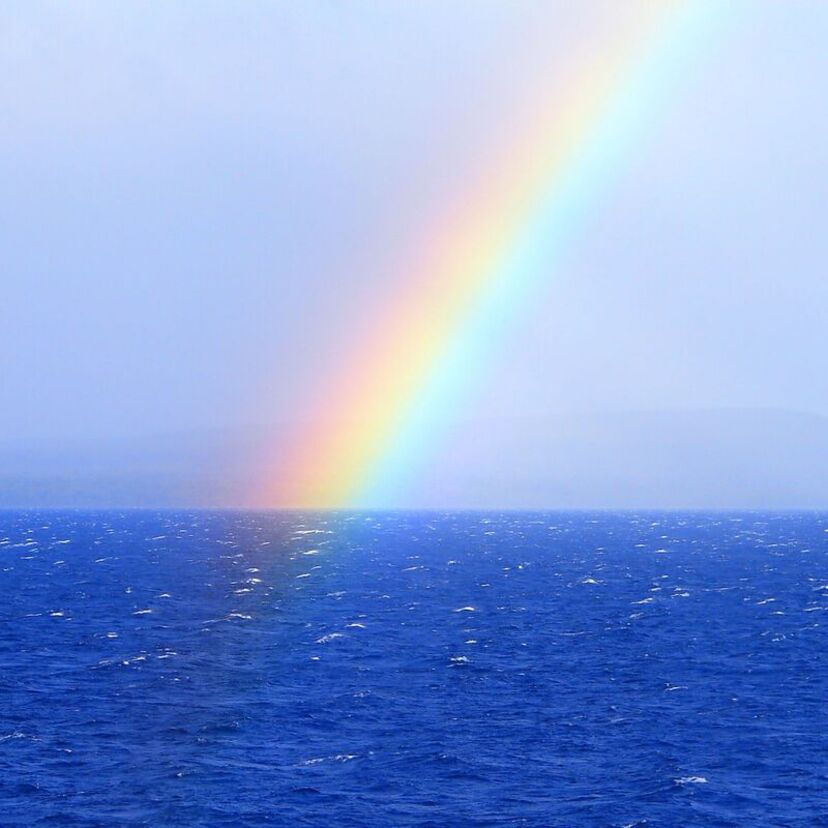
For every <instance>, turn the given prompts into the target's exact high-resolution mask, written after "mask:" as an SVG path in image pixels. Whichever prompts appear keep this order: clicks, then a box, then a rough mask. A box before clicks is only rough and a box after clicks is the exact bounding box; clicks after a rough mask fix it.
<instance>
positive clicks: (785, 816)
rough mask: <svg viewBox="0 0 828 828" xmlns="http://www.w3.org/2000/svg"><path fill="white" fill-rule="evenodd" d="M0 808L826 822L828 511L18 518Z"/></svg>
mask: <svg viewBox="0 0 828 828" xmlns="http://www.w3.org/2000/svg"><path fill="white" fill-rule="evenodd" d="M0 569H1V571H0V591H2V594H3V596H4V601H3V604H2V608H0V622H2V630H3V635H2V636H0V662H2V664H3V666H4V669H3V673H2V676H0V802H1V803H2V819H0V821H2V824H3V825H8V826H15V825H19V826H23V825H25V826H47V825H49V826H55V825H67V826H68V825H72V826H76V825H90V826H91V825H123V826H140V825H162V824H163V825H187V826H189V825H201V826H218V825H227V826H230V825H232V826H257V825H263V824H268V825H286V826H287V825H332V824H336V825H342V826H365V825H377V826H382V825H401V824H405V825H418V826H419V825H422V826H431V825H441V826H443V825H445V826H451V825H457V826H473V825H478V826H488V825H495V824H497V825H515V826H518V825H520V826H538V828H540V826H562V828H563V826H595V825H607V826H618V827H619V828H620V827H621V826H664V827H665V828H669V827H670V826H676V825H693V826H724V825H728V826H734V825H735V826H768V828H770V826H774V828H778V826H791V827H792V828H793V826H805V825H819V824H822V822H823V821H825V820H828V797H826V795H825V785H826V775H828V764H826V760H825V756H828V735H826V734H828V713H826V708H825V698H826V695H828V659H827V658H826V653H828V635H827V634H826V631H828V627H826V626H825V618H826V615H825V613H826V611H828V515H826V514H818V513H792V514H762V513H740V514H724V513H716V514H702V513H699V514H678V513H672V514H671V513H624V514H611V513H540V512H538V513H516V512H502V513H498V512H488V513H384V514H383V513H374V514H369V513H308V514H278V513H229V512H213V513H210V512H192V513H183V512H159V513H151V512H144V513H135V512H132V513H130V512H124V513H117V512H107V513H102V512H101V513H83V512H71V513H69V512H64V513H60V512H41V513H38V512H17V513H11V512H5V513H2V515H0Z"/></svg>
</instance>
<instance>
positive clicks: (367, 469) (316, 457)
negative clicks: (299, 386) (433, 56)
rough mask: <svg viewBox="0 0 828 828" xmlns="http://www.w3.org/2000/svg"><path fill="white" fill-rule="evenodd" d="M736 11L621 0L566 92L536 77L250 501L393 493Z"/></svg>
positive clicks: (287, 503)
mask: <svg viewBox="0 0 828 828" xmlns="http://www.w3.org/2000/svg"><path fill="white" fill-rule="evenodd" d="M733 10H734V4H733V3H726V2H724V0H686V1H685V2H678V1H677V2H672V0H661V1H660V2H639V3H636V4H634V5H633V4H631V5H630V14H629V18H628V20H627V21H626V24H627V25H626V26H625V28H624V31H623V32H621V33H620V34H619V35H618V36H617V37H616V38H615V40H614V42H613V45H612V48H611V49H608V50H606V51H601V53H600V54H598V55H594V54H593V55H591V56H588V58H587V60H586V61H584V65H582V66H581V67H580V68H579V69H578V70H577V71H575V72H574V73H573V74H574V76H575V78H576V80H575V81H574V82H573V84H572V86H571V88H570V89H568V90H564V93H565V94H563V95H561V94H560V90H555V94H553V92H552V90H551V89H550V88H549V85H546V84H544V83H543V79H541V81H540V82H538V83H537V86H538V93H537V95H536V98H537V104H536V109H535V111H534V112H533V113H532V117H531V118H530V119H529V120H530V122H531V124H530V127H529V128H527V129H526V130H524V131H522V132H521V134H520V136H519V139H518V140H517V141H516V142H515V143H514V144H512V145H510V146H508V147H506V148H504V150H503V152H502V158H503V161H502V163H501V164H500V165H499V166H497V167H496V168H495V169H492V170H489V171H488V173H487V175H486V177H485V179H484V180H483V181H481V182H478V184H477V185H476V186H474V187H470V188H469V198H468V199H467V202H466V204H467V208H466V209H465V210H464V211H461V215H459V217H457V218H456V219H455V220H454V221H453V222H452V223H450V224H449V225H448V226H441V227H440V228H439V231H438V232H436V233H435V234H434V240H433V241H432V242H431V244H429V245H428V246H427V249H426V253H425V255H424V256H423V259H422V260H421V261H420V262H419V264H418V265H417V268H416V269H415V272H413V273H411V274H408V275H406V276H404V277H402V279H401V285H402V292H401V295H400V296H399V297H398V299H399V301H398V302H397V303H396V305H395V306H394V307H390V308H384V309H382V310H381V313H380V314H379V316H380V317H381V322H380V324H379V325H378V326H377V327H376V329H375V330H372V331H371V332H370V333H369V335H368V336H367V337H366V338H365V339H364V340H363V341H362V342H361V343H360V345H359V347H358V348H357V349H356V351H355V353H354V355H353V358H352V360H351V362H350V367H348V368H347V370H345V371H344V372H343V373H342V375H341V377H340V379H339V380H338V382H337V383H336V384H335V387H333V388H330V389H327V390H326V393H325V396H324V398H323V399H322V400H321V401H320V403H319V410H320V413H319V415H318V417H316V418H315V419H314V420H313V422H312V423H309V424H308V425H307V427H306V428H305V429H304V431H303V432H302V433H301V434H300V435H297V436H296V437H295V438H294V440H293V442H292V445H291V447H290V449H289V450H288V451H282V452H280V453H279V456H277V457H275V458H273V459H272V460H271V462H270V463H269V468H268V477H267V480H266V481H265V482H264V483H262V484H261V485H260V486H259V489H258V491H257V493H256V498H255V499H256V501H257V502H260V503H262V504H263V505H267V506H281V507H315V508H336V507H354V506H394V505H399V503H400V502H402V500H401V499H402V497H403V495H404V490H405V489H404V487H405V483H406V480H408V479H409V478H410V477H411V475H412V474H413V473H414V471H415V470H416V469H417V467H418V466H419V465H420V464H422V463H423V462H424V458H426V457H428V454H429V452H428V449H429V446H430V445H432V444H433V443H434V442H435V440H436V439H437V436H438V434H439V429H440V424H441V422H442V421H443V420H444V419H445V414H446V412H448V411H451V410H452V409H453V408H454V407H455V406H456V405H457V404H458V402H459V401H461V400H462V399H463V397H464V396H465V395H466V394H467V393H468V391H469V389H470V388H471V387H472V386H473V385H474V384H475V383H476V382H477V381H478V379H479V377H480V376H481V375H482V374H483V372H484V371H485V368H486V366H487V365H488V364H489V357H490V355H491V352H492V350H493V349H494V348H495V347H496V345H497V343H498V342H499V341H500V339H501V336H500V335H501V333H502V331H503V330H504V329H506V328H508V326H509V325H510V324H511V323H512V322H513V320H515V319H519V318H520V317H521V315H522V314H524V313H526V312H527V306H528V304H529V302H530V301H531V300H533V299H535V298H536V297H538V296H539V295H542V294H543V291H545V290H546V288H547V285H548V283H549V282H550V281H551V279H552V278H554V276H555V274H556V273H558V272H560V268H561V266H562V263H563V260H564V258H565V257H566V256H567V255H568V254H569V253H570V251H571V250H572V247H573V244H574V242H575V241H576V240H577V239H578V237H579V236H580V235H581V234H582V233H583V232H584V231H585V229H586V219H587V218H588V217H589V215H590V212H591V211H594V210H595V208H596V205H598V204H599V203H600V202H601V200H602V199H603V198H605V196H606V195H607V193H608V192H609V191H610V190H611V188H612V185H613V183H614V182H615V181H616V180H617V178H618V177H619V175H620V174H621V173H622V172H623V170H624V161H625V159H626V158H627V157H628V156H629V155H630V153H631V150H633V149H634V148H635V147H636V146H637V145H639V144H640V142H642V141H644V140H646V139H647V138H648V136H649V135H650V134H651V133H652V131H653V128H654V126H655V124H656V123H657V122H658V121H659V120H660V119H661V118H663V113H664V111H665V109H666V105H667V104H668V103H670V100H671V96H673V95H674V92H675V90H676V89H677V85H678V82H679V81H680V80H681V79H682V78H683V77H685V76H686V75H687V74H688V69H689V68H690V67H691V66H692V65H693V64H694V63H695V62H698V60H699V56H700V55H701V54H703V53H704V51H705V49H706V48H707V47H708V46H709V43H710V41H711V36H712V35H715V34H716V33H717V32H718V31H720V30H721V28H722V23H723V21H724V19H725V18H726V17H727V16H729V15H730V14H731V13H732V11H733ZM550 100H552V101H553V103H554V105H553V106H550V105H549V101H550Z"/></svg>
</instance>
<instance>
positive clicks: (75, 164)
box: [0, 0, 828, 507]
mask: <svg viewBox="0 0 828 828" xmlns="http://www.w3.org/2000/svg"><path fill="white" fill-rule="evenodd" d="M692 2H694V0H691V3H692ZM722 4H725V0H722ZM634 5H635V4H633V3H630V4H618V3H615V2H609V0H603V1H601V2H598V1H596V2H593V1H592V0H584V2H579V3H577V4H576V3H570V2H563V0H559V1H558V2H546V3H538V2H528V0H510V2H502V0H500V1H499V2H493V0H439V1H438V0H423V1H422V2H418V3H409V2H403V0H399V2H397V1H396V0H390V1H386V2H359V1H358V0H355V1H354V2H350V1H349V2H333V0H329V1H327V2H323V1H322V0H319V1H318V2H285V3H271V2H256V1H255V0H250V2H246V3H243V4H240V3H237V2H230V0H225V1H224V2H218V1H217V0H198V2H196V0H174V1H173V2H160V1H159V2H137V0H135V1H134V2H123V3H110V2H105V1H104V0H79V2H75V3H71V4H69V3H64V2H42V1H41V0H20V1H19V2H18V1H17V0H9V1H8V2H5V3H3V4H2V6H1V7H0V113H2V115H0V179H2V181H3V188H4V198H3V199H2V200H0V285H1V286H2V291H1V295H2V303H0V318H2V320H3V333H4V336H3V342H4V344H3V347H2V349H0V387H1V388H2V390H3V399H4V404H3V405H2V406H0V461H1V462H2V464H3V465H0V505H4V504H5V505H35V506H36V505H64V504H66V505H73V504H77V503H81V504H83V505H102V506H104V505H113V504H114V505H121V504H126V505H158V504H159V503H160V504H161V505H192V504H196V505H269V504H262V503H261V502H260V501H259V500H257V498H256V497H255V496H253V495H252V494H251V492H250V483H249V481H250V480H252V479H253V478H256V479H258V478H259V477H261V476H262V474H264V475H265V476H266V475H267V474H268V465H269V464H278V462H279V456H280V454H279V452H278V451H276V452H275V453H274V451H273V450H272V445H273V444H276V445H279V444H280V441H282V442H284V441H285V440H288V439H289V438H288V437H287V436H286V435H289V434H292V433H293V432H294V430H295V428H296V427H297V424H299V426H300V427H301V424H302V423H303V422H306V421H308V420H310V419H313V418H314V417H315V416H317V415H318V412H316V411H314V405H315V400H316V399H317V397H318V395H317V393H316V392H317V389H319V388H324V387H327V386H328V385H330V384H331V383H332V381H333V378H334V377H335V375H336V373H337V372H341V371H343V370H348V368H347V365H348V358H349V354H350V353H351V349H352V343H353V342H354V340H355V338H356V337H358V336H359V335H360V334H361V333H362V332H364V331H365V330H366V329H371V327H372V326H374V325H377V324H378V321H377V320H378V319H379V318H380V317H381V316H382V314H383V309H384V308H385V307H386V306H387V303H388V301H389V300H390V299H391V298H393V297H394V296H395V295H397V294H399V293H400V292H401V291H403V290H404V289H405V288H406V287H407V284H406V282H405V280H406V279H407V278H409V276H408V274H407V271H406V268H405V267H402V266H401V262H404V261H405V260H406V259H407V258H410V257H412V256H414V255H416V251H417V250H418V249H419V248H420V247H421V246H422V245H423V244H424V241H425V240H426V239H427V238H428V237H429V234H431V233H433V228H434V226H435V222H439V221H440V216H442V215H444V214H446V212H447V211H448V212H450V210H451V205H453V204H457V203H461V202H462V199H463V198H464V196H465V194H466V191H467V189H468V182H469V181H470V180H475V179H476V178H477V177H479V176H480V175H481V171H483V172H485V170H486V169H487V168H488V166H489V165H490V164H491V163H492V161H493V159H494V157H495V154H496V153H497V151H498V150H499V148H501V147H502V146H503V145H504V141H506V142H507V145H508V136H509V135H510V134H511V130H513V129H516V128H517V127H515V125H516V124H518V123H523V121H522V120H521V119H525V117H526V112H527V111H529V110H530V109H531V107H532V106H533V105H536V101H537V90H538V88H539V81H538V79H539V78H541V79H543V83H544V84H547V85H548V86H549V88H550V96H554V95H555V94H556V93H557V91H558V90H559V89H565V87H566V84H567V83H569V82H570V80H569V76H568V74H567V66H568V65H569V60H570V58H571V57H572V56H573V55H576V54H579V53H581V52H584V51H585V52H587V53H590V50H591V51H593V52H600V51H601V50H602V49H604V48H608V44H609V43H610V42H611V40H612V38H613V36H614V35H613V33H614V32H616V31H617V30H618V29H619V27H623V26H624V25H626V21H625V18H627V17H630V15H631V12H630V9H631V8H632V7H633V6H634ZM638 5H639V6H641V5H647V3H646V2H644V3H638ZM650 5H652V4H650ZM655 5H658V3H655ZM730 5H732V6H733V8H734V11H733V13H732V14H730V15H729V16H728V20H727V22H726V24H723V25H722V30H721V31H717V32H715V33H714V35H715V36H714V42H711V43H710V44H709V46H708V47H707V48H704V49H700V50H699V52H698V56H697V59H695V60H693V61H691V62H690V63H689V65H688V67H687V70H686V72H685V73H684V76H683V77H682V78H681V79H680V82H679V83H677V84H676V86H675V88H674V89H673V90H672V92H671V96H670V100H669V101H668V102H667V103H666V104H665V106H664V107H663V110H662V111H661V112H660V113H659V114H658V117H654V118H652V119H651V122H650V123H648V127H647V130H646V132H645V135H644V136H643V138H642V140H640V141H637V142H636V143H635V145H634V146H633V147H632V148H631V150H630V152H629V153H628V154H627V155H626V157H625V158H624V161H623V165H622V166H621V167H620V169H619V170H618V171H617V175H616V176H615V180H614V181H613V184H612V186H611V187H608V188H607V191H606V192H605V193H604V194H603V195H602V197H601V198H600V199H599V200H598V202H597V203H596V205H595V207H594V209H591V210H590V212H589V215H588V216H587V218H586V220H585V226H584V228H583V230H582V232H581V233H580V236H579V239H578V240H577V242H575V243H574V244H573V246H572V249H571V250H570V251H569V252H568V255H567V256H566V259H565V262H564V263H563V264H561V265H559V266H557V270H556V272H555V273H554V274H550V278H549V280H548V286H547V288H545V289H544V290H543V291H541V292H539V293H538V294H537V295H536V296H534V297H533V301H532V302H531V307H530V308H529V309H528V310H527V311H525V312H522V313H521V315H520V318H519V319H515V320H512V321H511V322H510V324H508V325H507V326H505V328H504V330H503V331H502V332H501V333H500V334H499V335H498V339H497V341H496V342H493V343H492V347H490V348H489V349H488V353H489V356H487V359H486V361H485V364H482V365H480V366H477V367H476V369H475V374H476V376H475V382H474V383H473V385H472V387H471V388H470V389H469V390H468V392H467V393H466V394H465V395H464V396H463V397H462V398H461V399H460V400H459V401H457V402H456V403H455V404H453V405H452V406H451V407H450V408H448V409H447V410H446V411H445V412H444V415H443V419H444V422H443V423H442V429H441V432H440V433H439V434H435V436H434V439H433V441H431V442H429V443H428V444H427V445H426V447H425V448H424V449H423V451H422V452H421V455H422V456H421V457H420V458H419V462H418V467H417V468H416V469H413V470H412V473H411V479H410V480H409V481H408V482H407V487H406V488H405V489H404V490H402V491H401V492H400V493H398V494H397V495H395V497H396V498H397V499H396V500H394V501H393V502H392V503H391V504H390V505H395V506H422V505H427V506H436V507H440V506H444V505H445V506H499V505H503V506H510V507H518V506H532V507H543V506H548V507H556V506H565V507H590V506H636V507H638V506H646V505H654V506H658V505H667V506H670V507H673V506H683V505H684V506H694V507H696V506H712V507H716V506H721V507H729V506H748V507H762V506H775V505H781V506H785V507H788V506H796V505H807V506H820V505H822V506H828V473H824V472H820V469H819V468H818V466H819V465H820V464H815V462H814V452H815V451H816V452H820V451H822V449H823V448H824V447H825V446H826V445H828V444H826V442H825V435H826V434H828V426H827V425H826V423H828V419H826V418H828V383H826V382H825V381H824V376H825V373H826V371H825V355H826V354H828V325H826V324H825V309H826V307H828V280H826V278H825V263H826V259H828V255H827V254H828V232H826V228H825V221H826V211H825V181H826V180H828V155H826V153H825V151H824V148H825V147H826V146H828V108H826V107H825V105H824V89H825V85H826V81H828V51H826V50H825V48H824V44H825V42H826V39H827V38H828V5H826V4H823V3H820V2H817V1H816V0H813V1H812V2H803V1H802V0H787V1H786V2H785V3H779V2H776V1H775V0H752V2H750V3H738V2H734V3H732V4H730ZM504 136H505V137H504ZM552 275H554V278H552ZM343 366H344V367H343ZM654 417H655V418H656V419H657V421H658V426H657V427H656V426H654V425H653V422H654V421H653V418H654ZM734 418H735V419H734ZM711 423H713V424H712V425H711ZM803 423H804V424H806V425H803ZM655 433H658V434H659V435H661V436H659V438H658V439H653V438H652V435H653V434H655ZM711 434H714V435H715V436H711ZM803 434H807V437H803ZM648 435H649V437H648ZM746 435H747V436H746ZM769 442H772V443H773V445H774V449H773V457H772V458H769V459H767V462H765V463H764V465H763V464H762V462H761V458H760V459H757V457H758V456H759V455H762V454H763V453H767V447H768V443H769ZM182 446H186V450H184V449H183V448H182ZM597 446H601V447H602V450H601V451H597V450H596V447H597ZM495 447H498V448H495ZM699 452H700V453H701V454H705V453H707V454H710V455H711V457H710V459H709V463H708V466H706V467H705V468H704V469H703V470H697V472H694V474H695V477H693V478H692V480H690V479H689V478H688V477H687V476H686V475H685V476H682V474H683V473H679V472H678V471H677V468H678V466H679V465H683V466H684V467H685V468H686V465H687V457H688V456H692V455H695V454H696V453H699ZM817 456H818V455H817ZM748 457H750V458H751V459H750V461H749V462H748V461H747V460H746V458H748ZM142 458H144V459H143V460H142ZM146 458H151V461H150V460H148V459H146ZM608 458H611V462H610V460H608ZM717 458H718V459H717ZM608 463H609V465H608ZM757 463H758V465H757ZM631 465H636V466H640V468H641V469H649V470H650V471H649V472H647V474H646V475H645V478H646V479H644V480H642V479H640V478H635V479H633V478H631V477H630V476H629V475H630V474H631V472H630V467H631ZM822 465H826V466H828V464H822ZM610 466H611V468H610ZM553 471H554V473H552V472H553ZM159 475H160V476H161V477H163V478H164V479H165V480H167V481H168V482H169V481H170V480H172V479H173V478H174V479H175V482H174V483H170V484H169V486H168V487H167V488H166V489H164V490H163V491H164V494H163V496H161V497H160V499H159V491H160V489H159V479H160V477H159ZM745 481H751V484H750V485H751V486H752V487H753V489H752V490H751V493H748V494H745V485H743V484H744V482H745ZM757 481H758V482H757ZM792 481H798V483H797V484H796V485H794V483H793V482H792ZM630 486H632V488H633V494H632V495H631V494H630ZM162 488H163V487H162ZM113 491H119V492H122V493H123V494H122V495H118V496H117V497H115V496H114V495H113ZM113 498H114V499H113ZM273 505H278V504H273ZM368 505H371V504H368Z"/></svg>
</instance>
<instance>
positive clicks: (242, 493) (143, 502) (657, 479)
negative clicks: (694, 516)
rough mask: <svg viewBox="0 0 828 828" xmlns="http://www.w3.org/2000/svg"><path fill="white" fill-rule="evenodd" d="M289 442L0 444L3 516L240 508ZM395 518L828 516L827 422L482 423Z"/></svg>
mask: <svg viewBox="0 0 828 828" xmlns="http://www.w3.org/2000/svg"><path fill="white" fill-rule="evenodd" d="M282 431H284V432H285V433H286V431H287V429H284V428H283V429H280V428H273V429H269V428H268V429H264V428H250V429H246V430H240V431H225V432H199V433H193V434H186V435H163V436H160V437H157V438H152V439H150V438H142V439H140V440H131V441H127V440H124V441H118V440H109V441H104V442H92V441H87V442H84V441H76V442H73V443H58V442H51V443H50V442H41V443H31V444H25V443H10V442H6V443H5V444H2V443H0V507H3V508H37V507H44V508H53V507H75V508H96V507H101V508H103V507H113V508H129V507H159V508H174V507H210V506H226V507H243V506H245V505H248V503H249V501H248V500H247V498H248V497H249V496H250V493H251V491H252V487H253V486H254V481H255V479H256V474H257V473H258V472H259V471H260V469H261V468H262V466H263V465H264V464H266V463H268V462H272V463H276V462H278V449H276V450H274V448H273V442H274V438H273V435H274V434H279V433H280V432H282ZM539 433H541V434H543V437H542V438H541V439H539V438H538V437H537V436H535V435H537V434H539ZM277 442H278V441H277ZM271 458H272V459H271ZM393 505H406V506H411V507H415V508H420V507H422V508H432V507H433V508H468V507H470V508H478V507H479V508H524V507H525V508H560V509H577V508H611V509H642V508H653V509H680V508H687V509H708V508H711V509H713V508H715V509H765V508H767V509H794V508H804V509H822V508H824V509H828V418H826V417H821V416H817V415H811V414H801V413H795V412H786V411H777V410H748V409H745V410H741V409H727V410H710V411H661V412H624V413H602V414H582V415H578V414H567V415H560V416H555V417H546V418H536V419H534V420H532V421H528V420H515V421H510V422H494V421H487V420H486V419H485V416H483V415H481V417H480V419H479V420H475V421H473V422H471V421H464V422H457V423H455V424H454V425H453V426H452V427H451V428H449V429H447V431H446V433H445V434H444V435H443V437H442V439H441V441H440V443H439V444H438V445H437V446H436V451H435V456H434V457H429V458H424V459H423V468H422V469H420V470H419V471H418V472H417V474H416V475H415V482H414V483H413V485H412V487H411V489H410V490H409V491H408V492H407V493H406V499H405V503H404V504H393Z"/></svg>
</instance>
